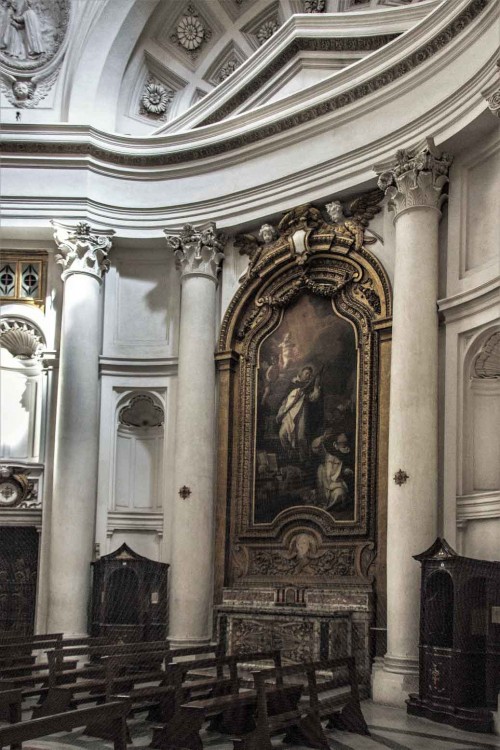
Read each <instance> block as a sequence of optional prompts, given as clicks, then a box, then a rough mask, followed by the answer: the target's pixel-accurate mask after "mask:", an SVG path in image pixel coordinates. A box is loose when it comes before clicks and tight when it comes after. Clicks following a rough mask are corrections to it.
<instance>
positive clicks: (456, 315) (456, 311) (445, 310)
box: [437, 276, 500, 323]
mask: <svg viewBox="0 0 500 750" xmlns="http://www.w3.org/2000/svg"><path fill="white" fill-rule="evenodd" d="M499 291H500V276H496V277H495V278H493V279H491V280H489V281H487V282H485V283H484V284H480V285H479V286H477V287H475V288H474V289H467V290H466V291H464V292H459V293H458V294H455V295H453V296H452V297H446V298H445V299H440V300H438V303H437V304H438V310H439V314H440V315H442V316H443V318H444V321H445V322H446V323H451V322H453V321H455V320H460V319H461V318H466V317H468V316H469V315H471V314H472V313H476V312H481V311H482V310H486V309H488V308H489V307H491V308H493V309H494V311H496V310H497V309H498V293H499Z"/></svg>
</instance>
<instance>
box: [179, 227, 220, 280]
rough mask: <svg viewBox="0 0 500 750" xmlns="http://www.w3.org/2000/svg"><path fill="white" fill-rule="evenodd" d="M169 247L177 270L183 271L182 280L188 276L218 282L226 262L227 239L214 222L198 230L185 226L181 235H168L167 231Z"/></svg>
mask: <svg viewBox="0 0 500 750" xmlns="http://www.w3.org/2000/svg"><path fill="white" fill-rule="evenodd" d="M165 236H166V239H167V244H168V246H169V247H170V248H171V249H172V250H173V252H174V255H175V261H176V268H177V269H178V270H180V271H181V278H183V279H184V278H186V277H188V276H205V277H207V278H209V279H212V281H215V282H216V281H217V275H218V273H219V271H220V268H221V263H222V261H223V260H224V246H225V244H226V238H225V236H224V235H223V234H222V232H219V231H217V229H216V226H215V223H214V222H213V221H211V222H208V223H207V224H204V225H203V226H201V227H199V228H198V229H196V228H195V227H194V226H193V225H192V224H185V225H184V226H183V228H182V230H181V232H180V233H179V234H168V233H167V230H165Z"/></svg>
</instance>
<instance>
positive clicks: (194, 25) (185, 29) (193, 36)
mask: <svg viewBox="0 0 500 750" xmlns="http://www.w3.org/2000/svg"><path fill="white" fill-rule="evenodd" d="M211 36H212V30H211V29H209V28H208V27H207V26H205V25H204V23H203V21H202V20H201V18H200V17H199V15H198V13H197V11H196V8H195V7H194V6H193V5H188V6H187V8H186V11H185V13H184V15H183V16H181V18H180V19H179V20H178V22H177V26H176V29H175V34H172V35H171V37H170V39H171V41H172V42H174V44H177V45H178V46H180V47H182V48H183V49H184V50H185V51H186V52H187V53H188V54H190V55H192V56H196V55H197V54H198V52H199V51H200V49H201V47H202V46H203V45H204V44H205V42H207V41H208V40H209V39H210V37H211Z"/></svg>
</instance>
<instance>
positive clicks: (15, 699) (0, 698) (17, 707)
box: [0, 690, 23, 750]
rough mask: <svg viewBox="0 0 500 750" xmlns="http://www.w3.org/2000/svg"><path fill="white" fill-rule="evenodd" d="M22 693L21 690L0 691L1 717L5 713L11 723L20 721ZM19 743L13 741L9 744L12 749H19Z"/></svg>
mask: <svg viewBox="0 0 500 750" xmlns="http://www.w3.org/2000/svg"><path fill="white" fill-rule="evenodd" d="M22 700H23V695H22V692H21V690H2V691H0V711H1V712H2V713H1V716H2V718H3V717H4V712H5V715H6V717H7V719H8V721H9V722H10V723H11V724H16V723H17V722H19V721H21V717H22V708H21V704H22ZM20 747H21V745H20V744H19V743H13V744H12V745H11V748H12V750H19V748H20Z"/></svg>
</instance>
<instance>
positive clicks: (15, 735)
mask: <svg viewBox="0 0 500 750" xmlns="http://www.w3.org/2000/svg"><path fill="white" fill-rule="evenodd" d="M129 711H130V704H129V703H128V702H127V701H114V702H112V703H106V704H105V705H103V706H92V707H91V708H82V709H79V710H78V711H66V712H65V713H62V714H54V715H52V716H47V717H44V718H40V719H32V720H31V721H21V722H19V723H17V724H11V725H10V726H5V727H0V749H1V748H4V747H7V746H8V745H18V746H21V744H22V743H23V742H28V741H29V740H34V739H37V738H39V737H46V736H47V735H50V734H54V733H56V732H64V731H71V730H72V729H75V728H76V727H81V726H85V725H87V724H91V723H93V722H102V721H104V722H106V724H107V725H108V726H109V727H111V726H113V725H114V724H115V722H117V721H119V722H120V723H121V726H122V738H123V737H124V736H125V731H123V730H124V724H125V721H126V718H127V714H128V713H129ZM114 746H115V750H126V742H125V741H124V740H123V739H122V741H121V742H120V741H119V738H118V727H117V739H116V741H115V745H114Z"/></svg>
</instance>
